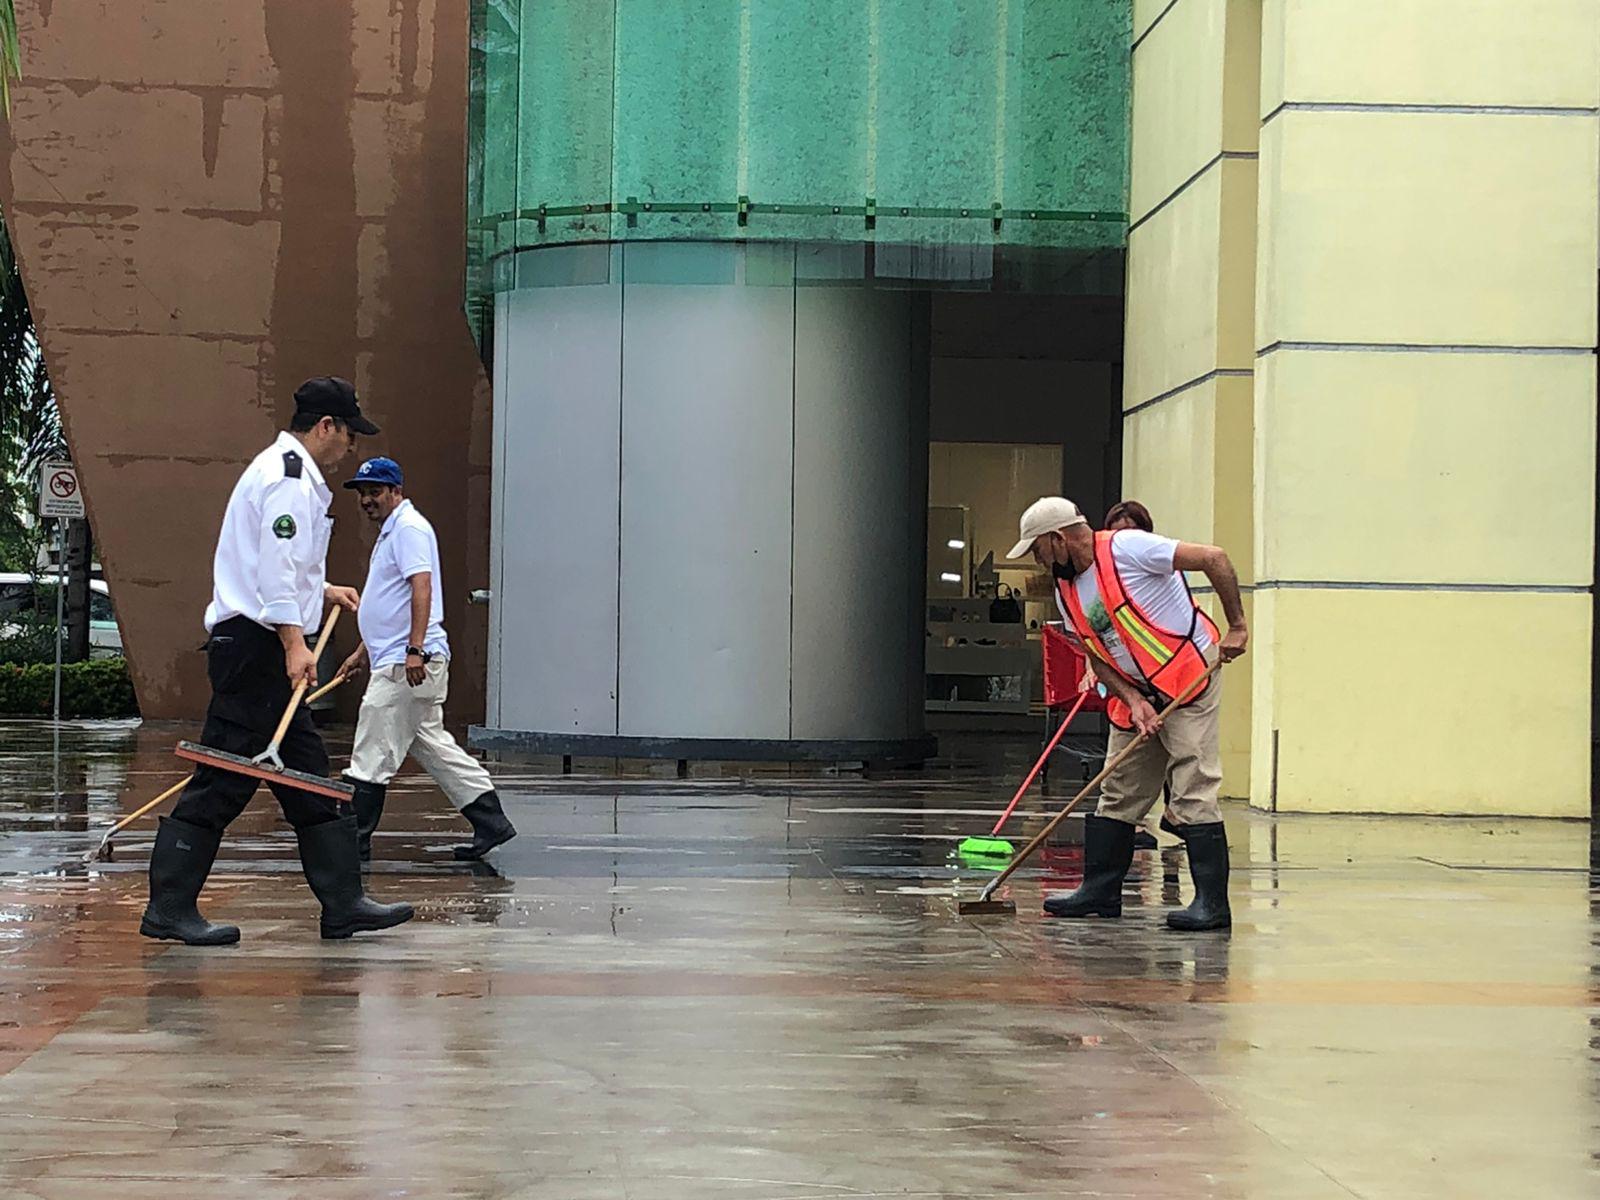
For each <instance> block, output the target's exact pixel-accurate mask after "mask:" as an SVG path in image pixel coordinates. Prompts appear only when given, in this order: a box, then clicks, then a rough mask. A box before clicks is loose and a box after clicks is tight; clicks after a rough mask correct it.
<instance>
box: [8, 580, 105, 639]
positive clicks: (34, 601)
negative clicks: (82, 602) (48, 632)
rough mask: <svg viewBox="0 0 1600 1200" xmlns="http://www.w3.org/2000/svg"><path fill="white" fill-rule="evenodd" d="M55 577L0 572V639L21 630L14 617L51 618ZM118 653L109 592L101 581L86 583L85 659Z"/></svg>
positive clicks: (54, 604) (54, 603) (53, 614)
mask: <svg viewBox="0 0 1600 1200" xmlns="http://www.w3.org/2000/svg"><path fill="white" fill-rule="evenodd" d="M57 578H58V576H55V575H40V576H39V577H38V578H37V579H35V578H34V577H33V576H32V575H29V574H28V573H27V572H25V571H0V637H13V636H15V635H16V634H17V633H19V632H20V631H21V628H22V626H21V624H20V622H19V621H18V620H17V614H18V613H22V612H26V611H27V610H29V609H33V610H35V611H37V612H39V613H41V614H42V615H44V616H45V617H46V618H50V619H53V618H54V616H55V611H56V580H57ZM121 653H122V631H121V630H120V629H118V628H117V614H116V610H115V609H113V608H112V606H111V589H110V587H109V586H107V584H106V581H105V580H104V579H91V580H90V581H89V656H90V657H91V658H110V657H112V656H113V655H117V654H121Z"/></svg>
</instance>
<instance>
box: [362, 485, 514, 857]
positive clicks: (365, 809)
mask: <svg viewBox="0 0 1600 1200" xmlns="http://www.w3.org/2000/svg"><path fill="white" fill-rule="evenodd" d="M344 486H345V487H347V488H354V489H355V490H356V491H357V492H358V493H360V496H361V511H362V512H363V513H365V514H366V515H367V518H368V519H369V520H371V521H376V522H380V523H381V524H382V528H381V529H380V530H379V532H378V540H377V543H376V544H375V545H374V546H373V547H372V562H371V564H370V565H369V566H368V568H367V582H366V586H365V587H364V588H363V593H362V597H361V608H360V610H359V611H358V614H357V615H358V618H359V621H360V625H361V645H360V646H358V647H357V648H356V651H355V653H354V654H352V655H351V656H350V657H349V658H348V659H346V660H345V663H344V666H343V667H342V668H341V670H342V671H343V672H344V673H345V674H347V675H355V674H359V673H360V672H361V671H362V670H363V669H366V668H367V667H368V666H369V664H370V668H371V671H372V679H371V681H370V682H369V683H368V684H367V691H366V694H365V695H364V696H363V697H362V699H361V716H360V718H359V721H358V724H357V725H356V742H355V749H354V751H353V752H352V754H351V756H350V769H349V770H348V771H346V772H345V779H346V780H348V781H349V782H350V783H351V784H352V785H353V786H354V787H355V790H356V792H355V800H354V803H355V810H356V833H357V837H358V840H359V843H360V850H361V858H362V860H363V861H365V860H367V859H370V858H371V857H372V834H373V831H374V830H376V829H377V828H378V821H379V819H380V818H381V817H382V816H383V801H384V795H385V793H386V791H387V789H388V785H389V781H390V780H391V779H393V778H394V776H395V772H397V771H398V770H399V769H400V764H401V763H402V762H404V761H405V757H406V754H407V753H410V754H411V755H413V756H414V757H415V758H416V760H417V762H418V763H419V764H420V765H421V766H422V769H423V770H425V771H426V772H427V773H428V774H429V775H431V776H433V780H434V782H435V783H437V784H438V785H439V786H440V787H441V788H442V789H443V790H444V794H445V795H446V796H448V797H449V798H450V802H451V803H452V804H454V805H455V806H456V808H457V809H458V810H460V812H461V815H462V816H463V817H465V818H466V819H467V820H468V821H469V822H471V824H472V841H471V842H470V843H468V844H467V845H462V846H457V847H455V856H456V858H458V859H462V860H470V859H477V858H482V857H483V856H484V855H485V854H487V853H488V852H489V851H490V850H492V849H494V848H495V847H496V846H498V845H500V844H501V843H503V842H508V841H510V840H511V839H512V838H514V837H515V836H516V835H517V831H516V829H515V828H514V827H513V826H512V824H511V822H510V821H509V820H508V819H507V818H506V814H505V811H504V810H503V809H502V808H501V807H500V798H499V797H498V796H496V795H495V792H494V783H493V781H492V780H491V779H490V778H489V772H487V771H485V770H484V769H483V764H481V763H480V762H478V760H477V759H475V758H473V757H472V756H471V755H470V754H468V753H467V752H466V751H465V750H463V749H462V748H461V747H460V746H458V745H457V744H456V740H455V738H453V737H451V736H450V734H449V732H448V731H447V730H446V729H445V727H444V702H445V697H446V696H447V695H448V694H449V691H450V643H449V641H448V640H447V639H446V638H445V634H444V600H443V597H442V594H441V593H442V592H443V588H442V586H441V585H440V582H439V539H438V538H437V537H436V536H435V535H434V532H433V526H432V525H430V524H429V523H428V520H427V518H426V517H424V516H423V515H422V514H421V513H420V512H418V511H417V508H416V505H414V504H412V503H411V501H410V500H407V499H406V497H405V492H404V490H403V489H404V486H405V477H404V476H403V475H402V474H401V472H400V464H399V463H397V462H395V461H394V460H393V459H392V458H369V459H368V460H367V461H366V462H364V463H362V464H361V469H360V470H358V471H357V472H356V474H355V478H353V479H350V480H347V481H346V483H345V485H344Z"/></svg>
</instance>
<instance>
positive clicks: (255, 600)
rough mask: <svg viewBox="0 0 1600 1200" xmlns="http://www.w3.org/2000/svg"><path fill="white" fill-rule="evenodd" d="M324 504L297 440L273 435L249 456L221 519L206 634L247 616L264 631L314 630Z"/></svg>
mask: <svg viewBox="0 0 1600 1200" xmlns="http://www.w3.org/2000/svg"><path fill="white" fill-rule="evenodd" d="M290 455H293V456H294V460H291V459H290V457H289V456H290ZM295 460H297V461H298V474H296V472H295V467H294V465H293V463H294V461H295ZM332 504H333V493H332V492H331V491H329V490H328V485H327V483H326V482H325V481H324V480H323V478H322V472H321V471H320V470H318V468H317V464H316V463H315V462H314V461H313V460H312V458H311V455H310V454H308V453H307V452H306V448H305V447H304V446H303V445H301V444H300V440H299V439H298V438H296V437H294V436H293V435H291V434H288V433H280V434H279V435H278V440H277V441H275V442H273V443H272V445H271V446H269V447H267V448H266V449H265V450H263V451H262V452H261V453H260V454H258V455H256V457H255V460H254V461H253V462H252V463H251V464H250V465H249V466H248V467H246V468H245V472H244V474H243V475H241V476H239V482H238V483H236V484H234V486H233V495H231V496H229V497H228V509H227V512H225V513H224V514H223V517H222V533H221V534H220V535H219V536H218V538H217V553H216V557H215V559H214V560H213V562H212V569H211V579H212V585H211V586H212V591H211V603H210V605H209V606H207V608H206V631H207V632H208V633H209V632H210V631H211V630H213V629H215V628H216V627H217V626H218V625H220V624H221V623H222V622H223V621H226V620H228V619H229V618H231V617H248V618H250V620H252V621H254V622H256V623H257V624H258V625H265V626H267V627H268V628H272V627H274V626H278V625H298V626H300V627H301V628H302V629H304V630H305V632H306V634H307V635H308V636H309V635H310V634H312V633H315V632H316V631H317V629H318V628H319V627H320V626H321V624H322V609H323V595H322V585H323V583H324V581H325V580H326V578H327V575H326V571H327V559H328V540H329V538H330V537H331V536H332V535H333V518H332V517H330V516H329V515H328V513H329V509H330V507H331V506H332Z"/></svg>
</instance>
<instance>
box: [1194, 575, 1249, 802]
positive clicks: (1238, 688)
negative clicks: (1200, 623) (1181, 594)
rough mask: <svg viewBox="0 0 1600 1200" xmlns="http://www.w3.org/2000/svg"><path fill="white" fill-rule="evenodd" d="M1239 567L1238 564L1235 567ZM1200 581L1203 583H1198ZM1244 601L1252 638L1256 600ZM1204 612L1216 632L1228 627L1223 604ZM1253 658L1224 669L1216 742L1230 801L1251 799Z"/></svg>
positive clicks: (1209, 603) (1211, 605)
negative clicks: (1217, 741) (1218, 741)
mask: <svg viewBox="0 0 1600 1200" xmlns="http://www.w3.org/2000/svg"><path fill="white" fill-rule="evenodd" d="M1234 565H1235V566H1237V565H1238V563H1237V561H1236V562H1235V564H1234ZM1197 582H1203V580H1200V581H1197ZM1243 600H1244V617H1245V623H1246V625H1248V626H1249V628H1250V636H1251V638H1252V639H1253V638H1254V637H1255V613H1254V609H1255V598H1254V597H1253V596H1252V595H1251V594H1250V593H1248V592H1247V593H1246V594H1245V595H1244V597H1243ZM1206 611H1207V612H1209V613H1210V614H1211V619H1212V620H1213V621H1215V622H1216V623H1217V627H1218V628H1219V629H1226V628H1227V627H1228V622H1227V619H1226V618H1225V617H1224V616H1223V615H1222V605H1221V604H1219V603H1217V601H1216V598H1215V597H1210V598H1208V599H1207V602H1206ZM1255 665H1256V664H1255V656H1254V654H1253V653H1252V652H1249V651H1247V652H1246V653H1245V656H1244V657H1243V658H1236V659H1234V660H1233V662H1231V663H1229V664H1228V665H1227V666H1225V667H1223V668H1222V669H1223V671H1224V672H1226V674H1225V676H1224V678H1223V687H1222V727H1221V730H1220V736H1219V740H1220V742H1221V747H1222V794H1223V796H1224V797H1226V798H1227V799H1230V800H1246V799H1248V798H1249V796H1250V735H1251V731H1250V705H1251V701H1252V699H1253V697H1252V694H1251V693H1252V687H1253V684H1254V673H1255Z"/></svg>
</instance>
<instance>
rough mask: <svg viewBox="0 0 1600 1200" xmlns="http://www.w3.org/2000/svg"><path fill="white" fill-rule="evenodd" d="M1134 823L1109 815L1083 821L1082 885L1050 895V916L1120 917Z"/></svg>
mask: <svg viewBox="0 0 1600 1200" xmlns="http://www.w3.org/2000/svg"><path fill="white" fill-rule="evenodd" d="M1134 832H1135V826H1132V825H1129V824H1128V823H1127V822H1126V821H1117V820H1113V819H1112V818H1110V817H1101V816H1092V817H1088V818H1086V819H1085V820H1084V822H1083V886H1082V887H1080V888H1079V889H1078V890H1077V891H1075V892H1068V893H1067V894H1066V895H1064V896H1051V897H1050V899H1048V900H1046V901H1045V902H1044V911H1045V912H1047V913H1049V914H1050V915H1051V916H1052V917H1120V916H1121V915H1122V881H1123V880H1124V879H1125V878H1127V875H1128V868H1129V867H1130V866H1132V865H1133V835H1134Z"/></svg>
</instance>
